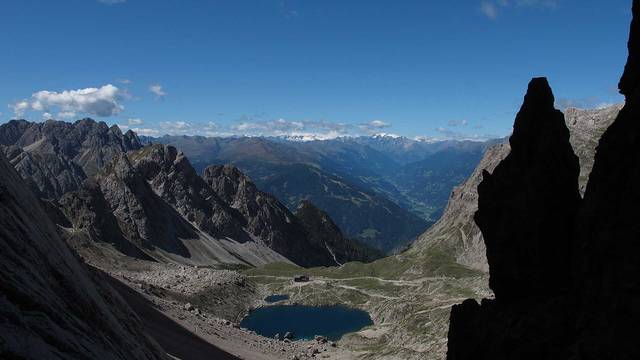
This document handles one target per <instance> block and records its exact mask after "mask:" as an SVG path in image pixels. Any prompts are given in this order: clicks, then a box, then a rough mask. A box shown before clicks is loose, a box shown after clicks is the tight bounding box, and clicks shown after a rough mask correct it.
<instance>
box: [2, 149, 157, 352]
mask: <svg viewBox="0 0 640 360" xmlns="http://www.w3.org/2000/svg"><path fill="white" fill-rule="evenodd" d="M0 294H2V295H1V296H0V358H3V359H5V358H6V359H24V358H29V359H54V358H55V359H80V358H94V359H163V358H165V354H164V351H162V350H161V349H160V347H159V346H158V345H157V344H156V343H155V341H154V340H152V339H151V338H150V337H149V336H147V334H146V333H145V330H144V328H143V326H142V324H141V323H140V321H139V320H138V318H137V316H136V315H135V314H134V313H133V312H132V311H131V309H130V308H129V307H128V306H127V305H126V304H125V302H124V301H123V300H122V299H121V298H120V296H119V295H118V294H116V293H115V292H114V291H113V290H112V289H111V288H110V287H109V286H108V285H106V284H105V279H104V278H103V277H102V275H100V274H98V273H93V272H91V271H89V269H88V268H86V267H85V266H84V265H83V264H81V262H80V261H79V259H78V258H77V257H76V256H75V255H74V253H73V252H72V251H71V250H70V249H69V248H68V246H67V245H66V244H65V242H64V241H63V240H62V239H61V238H60V237H59V236H58V233H57V230H56V227H55V225H53V224H52V223H51V222H50V221H49V220H48V218H47V215H46V213H45V212H44V210H43V209H42V207H41V205H40V203H39V201H38V200H37V199H36V197H35V196H34V195H33V194H32V193H31V192H30V191H29V189H28V188H26V186H24V184H23V180H22V179H21V178H20V176H19V175H18V174H17V173H16V172H15V170H14V169H13V167H12V166H11V165H10V164H9V163H8V162H7V161H6V159H5V157H4V155H2V154H0Z"/></svg>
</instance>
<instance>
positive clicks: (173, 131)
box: [160, 121, 197, 135]
mask: <svg viewBox="0 0 640 360" xmlns="http://www.w3.org/2000/svg"><path fill="white" fill-rule="evenodd" d="M160 129H161V130H162V131H163V132H164V133H165V134H169V135H193V134H196V133H197V131H196V130H197V129H195V128H194V127H193V126H192V125H191V124H190V123H188V122H186V121H163V122H161V123H160Z"/></svg>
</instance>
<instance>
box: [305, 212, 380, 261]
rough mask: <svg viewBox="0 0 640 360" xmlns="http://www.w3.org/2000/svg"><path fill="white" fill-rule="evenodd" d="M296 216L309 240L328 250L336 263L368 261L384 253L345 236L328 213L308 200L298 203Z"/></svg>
mask: <svg viewBox="0 0 640 360" xmlns="http://www.w3.org/2000/svg"><path fill="white" fill-rule="evenodd" d="M296 217H297V218H298V220H300V223H301V224H302V226H303V227H304V228H305V230H306V231H307V234H308V235H307V238H308V239H309V242H310V243H312V244H316V245H317V246H320V247H321V248H324V249H325V250H326V251H329V253H330V254H331V256H332V257H333V259H334V261H335V262H336V263H337V264H338V265H342V264H344V263H347V262H349V261H354V260H358V261H363V262H370V261H374V260H376V259H379V258H381V257H383V255H384V254H383V253H382V251H379V250H376V249H373V248H370V247H368V246H366V245H364V244H361V243H360V242H358V241H356V240H352V239H348V238H346V237H345V236H344V235H343V234H342V231H341V230H340V228H339V227H338V225H336V224H335V223H334V222H333V220H332V219H331V217H329V214H327V213H326V212H324V211H322V210H320V209H318V208H317V207H316V206H315V205H313V204H312V203H310V202H309V201H303V202H301V203H300V205H299V206H298V209H296Z"/></svg>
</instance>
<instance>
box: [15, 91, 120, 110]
mask: <svg viewBox="0 0 640 360" xmlns="http://www.w3.org/2000/svg"><path fill="white" fill-rule="evenodd" d="M125 97H126V96H125V94H122V93H121V92H120V89H118V88H117V87H115V86H113V85H111V84H107V85H104V86H102V87H100V88H86V89H78V90H64V91H62V92H56V91H47V90H43V91H38V92H36V93H34V94H33V95H31V99H28V100H21V101H19V102H17V103H15V104H13V105H10V107H11V108H13V111H14V113H15V114H16V115H17V116H22V115H24V112H25V111H26V110H29V109H32V110H35V111H40V112H42V113H43V114H44V113H48V114H52V113H53V111H54V110H57V111H58V117H60V118H71V117H75V116H76V114H77V113H84V114H88V115H95V116H101V117H106V116H112V115H116V114H119V113H120V112H121V111H122V110H124V106H122V105H121V104H120V101H121V100H122V99H124V98H125Z"/></svg>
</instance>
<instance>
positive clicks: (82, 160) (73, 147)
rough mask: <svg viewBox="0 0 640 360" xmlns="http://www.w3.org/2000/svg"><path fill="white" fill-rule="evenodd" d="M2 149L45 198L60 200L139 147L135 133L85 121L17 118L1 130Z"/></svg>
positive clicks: (0, 128) (2, 126)
mask: <svg viewBox="0 0 640 360" xmlns="http://www.w3.org/2000/svg"><path fill="white" fill-rule="evenodd" d="M0 145H3V146H4V147H5V154H6V155H7V157H8V159H9V160H10V162H11V163H12V164H13V165H14V167H15V168H16V170H18V173H19V174H20V175H21V176H22V178H24V179H31V180H33V184H34V185H35V186H36V187H37V189H38V193H39V195H40V196H41V197H45V198H49V199H57V198H59V197H61V196H62V195H63V194H65V193H66V192H68V191H73V190H77V189H78V188H79V187H80V184H82V182H83V181H84V180H85V179H86V178H88V177H91V176H93V175H95V174H96V173H97V172H98V170H99V169H101V168H102V167H103V166H104V165H105V164H106V163H108V162H109V161H110V160H111V159H112V158H113V157H114V156H115V155H116V154H121V153H124V152H127V151H129V150H134V149H139V148H140V147H141V144H140V141H139V140H138V137H137V136H136V134H135V133H133V132H131V131H127V132H126V133H125V134H123V133H122V132H121V131H120V129H119V128H118V127H117V126H112V127H108V126H107V124H105V123H104V122H96V121H94V120H91V119H83V120H79V121H76V122H75V123H73V124H71V123H66V122H63V121H54V120H49V121H45V122H43V123H33V122H28V121H26V120H12V121H9V122H8V123H6V124H3V125H1V126H0Z"/></svg>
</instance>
